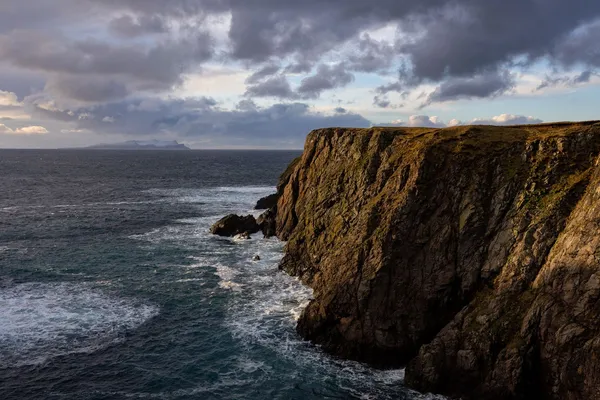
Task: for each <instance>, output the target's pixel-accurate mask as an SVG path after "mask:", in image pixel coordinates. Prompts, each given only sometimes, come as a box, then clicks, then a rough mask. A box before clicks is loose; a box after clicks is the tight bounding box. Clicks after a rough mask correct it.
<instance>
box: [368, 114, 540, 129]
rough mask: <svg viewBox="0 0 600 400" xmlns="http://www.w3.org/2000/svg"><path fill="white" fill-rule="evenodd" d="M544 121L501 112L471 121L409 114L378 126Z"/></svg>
mask: <svg viewBox="0 0 600 400" xmlns="http://www.w3.org/2000/svg"><path fill="white" fill-rule="evenodd" d="M543 122H544V121H542V120H541V119H538V118H534V117H526V116H524V115H512V114H501V115H498V116H494V117H491V118H474V119H472V120H471V121H467V122H463V121H460V120H458V119H451V120H450V121H449V122H448V123H446V122H444V121H442V120H441V119H440V118H438V117H435V116H433V117H430V116H428V115H411V116H410V117H408V121H403V120H401V119H398V120H395V121H392V122H391V123H388V124H382V125H380V126H408V127H426V128H445V127H450V126H458V125H531V124H541V123H543Z"/></svg>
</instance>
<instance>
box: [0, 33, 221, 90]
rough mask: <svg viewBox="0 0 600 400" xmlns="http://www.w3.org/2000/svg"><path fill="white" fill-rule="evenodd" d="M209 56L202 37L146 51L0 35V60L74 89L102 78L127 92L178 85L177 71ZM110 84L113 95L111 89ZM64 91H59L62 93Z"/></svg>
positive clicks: (36, 36) (208, 44)
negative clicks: (54, 78)
mask: <svg viewBox="0 0 600 400" xmlns="http://www.w3.org/2000/svg"><path fill="white" fill-rule="evenodd" d="M211 55H212V46H211V40H210V37H209V36H208V34H205V33H198V34H197V35H196V36H195V37H192V38H186V39H183V40H181V41H175V42H173V41H165V42H159V43H156V44H154V45H152V46H150V47H144V46H141V45H115V44H112V43H108V42H101V41H98V40H94V39H87V40H81V41H69V40H66V39H64V38H62V37H49V36H48V35H44V34H42V33H38V32H33V31H14V32H12V33H11V34H10V35H6V36H0V60H3V61H4V62H8V63H11V64H12V65H14V66H17V67H22V68H27V69H30V70H37V71H41V72H45V73H49V74H61V75H63V76H66V75H69V76H70V78H63V79H65V80H66V81H68V82H70V83H73V82H75V81H76V80H79V81H80V83H79V86H80V87H84V86H85V85H86V83H85V82H82V81H83V80H86V79H94V78H97V79H100V77H104V78H105V79H109V81H112V82H120V83H119V84H120V85H123V86H125V85H126V86H127V87H128V88H129V89H130V90H131V91H134V90H135V91H137V90H167V89H169V88H172V87H173V86H174V85H176V84H178V83H180V79H181V75H182V73H183V72H185V71H186V70H188V69H189V68H191V67H192V66H193V65H194V64H196V63H199V62H202V61H204V60H207V59H209V58H210V57H211ZM89 77H91V78H89ZM98 85H99V84H98V83H97V84H96V86H98ZM111 85H112V86H113V87H112V90H113V91H114V89H115V85H114V84H112V83H111ZM71 86H72V85H71ZM103 90H107V89H103ZM69 91H70V89H69V88H65V90H64V91H63V92H64V93H68V92H69ZM72 93H79V91H76V90H73V91H72ZM126 94H127V91H122V95H126ZM109 98H110V97H109ZM109 98H107V99H109Z"/></svg>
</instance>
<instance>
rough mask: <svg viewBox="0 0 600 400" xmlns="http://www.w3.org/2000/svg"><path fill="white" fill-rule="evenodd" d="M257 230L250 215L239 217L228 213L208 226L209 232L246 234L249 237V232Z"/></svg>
mask: <svg viewBox="0 0 600 400" xmlns="http://www.w3.org/2000/svg"><path fill="white" fill-rule="evenodd" d="M258 231H260V227H259V226H258V223H257V222H256V219H255V218H254V217H253V216H252V215H246V216H244V217H241V216H239V215H235V214H229V215H227V216H225V217H223V218H221V219H220V220H219V221H217V222H216V223H215V224H214V225H213V226H211V227H210V233H212V234H214V235H219V236H236V235H246V236H248V237H249V236H250V234H252V233H256V232H258Z"/></svg>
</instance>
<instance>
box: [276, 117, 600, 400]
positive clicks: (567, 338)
mask: <svg viewBox="0 0 600 400" xmlns="http://www.w3.org/2000/svg"><path fill="white" fill-rule="evenodd" d="M599 154H600V123H595V122H585V123H573V124H572V123H561V124H548V125H535V126H516V127H491V126H466V127H454V128H446V129H428V128H412V129H411V128H373V129H338V128H333V129H322V130H316V131H313V132H312V133H310V135H309V136H308V138H307V141H306V146H305V150H304V153H303V156H302V158H301V159H300V160H299V161H298V162H297V164H296V165H294V166H293V171H291V175H290V176H289V179H286V180H285V181H283V182H282V184H281V185H280V188H279V193H280V197H279V201H278V204H277V207H276V208H277V215H276V220H277V221H276V222H277V223H276V228H277V235H278V236H279V237H280V238H281V239H283V240H287V241H288V243H287V247H286V255H285V257H284V260H283V261H282V264H281V267H282V268H283V269H284V270H285V271H287V272H288V273H290V274H293V275H296V276H299V277H300V278H301V279H302V280H303V281H304V282H305V283H307V284H308V285H310V286H311V287H313V288H314V290H315V299H314V300H313V301H312V302H311V303H310V305H309V306H308V307H307V309H306V310H305V312H304V313H303V315H302V317H301V319H300V321H299V324H298V331H299V333H300V334H301V335H303V336H304V337H305V338H307V339H310V340H312V341H314V342H316V343H319V344H322V345H323V346H324V348H325V349H327V350H328V351H330V352H333V353H336V354H338V355H341V356H344V357H349V358H354V359H359V360H364V361H368V362H371V363H375V364H378V365H384V366H385V365H405V364H407V363H408V367H407V370H406V382H407V384H408V385H410V386H412V387H415V388H417V389H421V390H424V391H433V392H438V393H445V394H450V395H456V396H463V397H464V398H485V399H511V398H514V399H519V398H548V399H559V398H560V399H589V398H597V397H600V389H599V388H600V361H599V360H600V359H599V358H598V356H600V354H599V350H600V324H599V323H597V321H600V318H599V317H600V302H599V300H600V229H599V226H600V225H599V220H600V198H599V197H600V190H598V189H597V188H598V187H600V166H599V165H598V155H599ZM597 190H598V192H597ZM532 396H534V397H532Z"/></svg>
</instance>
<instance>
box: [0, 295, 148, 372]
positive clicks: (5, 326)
mask: <svg viewBox="0 0 600 400" xmlns="http://www.w3.org/2000/svg"><path fill="white" fill-rule="evenodd" d="M157 313H158V308H157V307H155V306H153V305H149V304H139V303H137V302H135V301H132V300H128V299H123V298H118V297H114V296H111V295H108V294H106V293H104V292H103V291H101V290H98V289H94V288H92V287H90V286H89V285H87V284H73V283H56V284H47V283H43V284H42V283H27V284H21V285H17V286H12V287H8V288H5V289H1V290H0V321H1V323H0V355H1V357H0V368H6V367H9V366H18V365H29V364H38V363H43V362H44V361H45V360H47V359H49V358H53V357H56V356H60V355H66V354H71V353H86V352H92V351H95V350H97V349H99V348H102V347H105V346H107V345H110V344H111V343H114V342H115V341H118V340H119V338H120V337H121V336H122V334H123V333H125V332H126V331H128V330H132V329H135V328H137V327H139V326H140V325H141V324H143V323H144V322H145V321H147V320H148V319H150V318H152V317H153V316H155V315H157Z"/></svg>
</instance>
